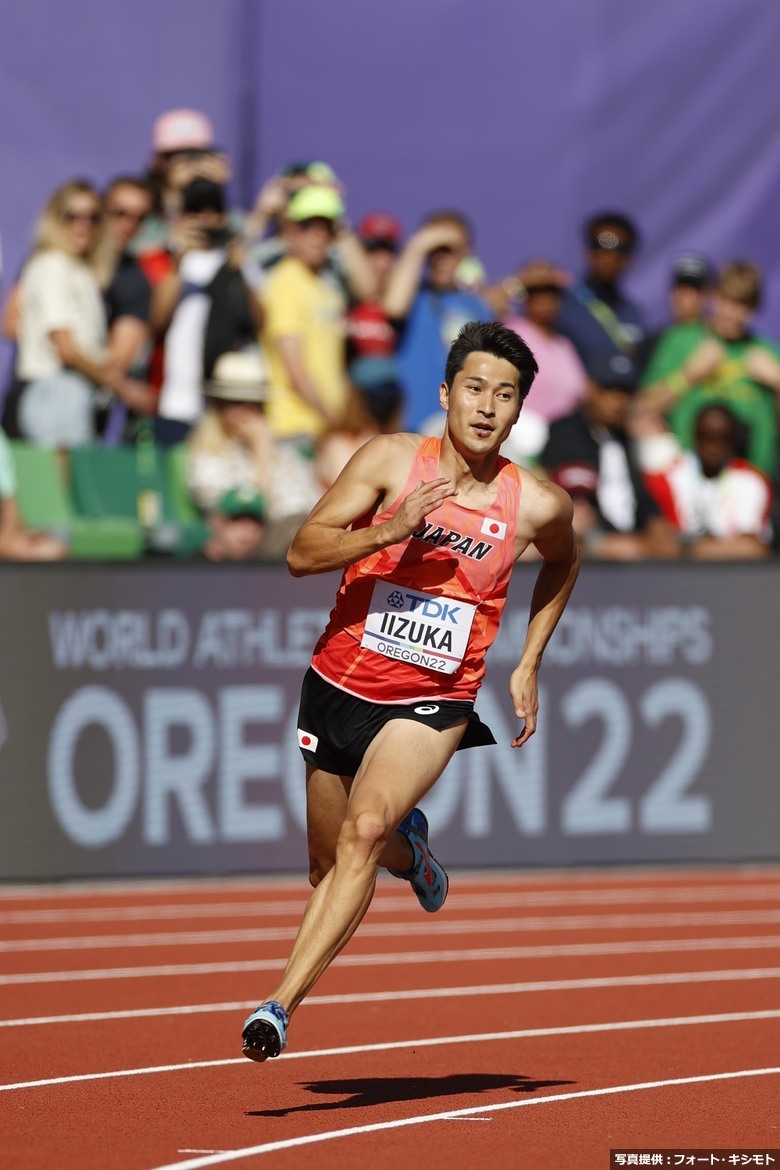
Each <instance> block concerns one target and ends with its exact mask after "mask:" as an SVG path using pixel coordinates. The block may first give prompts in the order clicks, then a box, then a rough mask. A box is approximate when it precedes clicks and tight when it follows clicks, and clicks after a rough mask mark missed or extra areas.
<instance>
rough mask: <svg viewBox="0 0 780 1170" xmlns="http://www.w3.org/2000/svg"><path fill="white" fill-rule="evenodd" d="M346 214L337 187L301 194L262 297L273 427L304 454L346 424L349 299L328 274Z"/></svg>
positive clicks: (313, 187)
mask: <svg viewBox="0 0 780 1170" xmlns="http://www.w3.org/2000/svg"><path fill="white" fill-rule="evenodd" d="M343 215H344V204H343V202H342V199H341V196H340V195H339V193H338V191H336V190H335V188H333V187H326V186H320V185H315V184H310V185H309V186H307V187H302V188H301V189H300V190H299V191H297V192H296V193H295V195H293V197H292V198H291V200H290V202H289V204H288V205H287V210H286V214H285V223H284V236H285V241H286V243H287V249H288V251H287V255H286V256H285V257H284V259H283V260H280V261H279V263H278V264H277V265H276V267H275V268H274V269H273V271H272V273H271V276H270V277H269V280H268V283H267V284H266V286H265V288H264V289H263V292H262V303H263V310H264V320H265V325H264V330H263V346H264V348H265V351H266V354H267V355H268V361H269V365H270V375H271V383H272V385H273V386H274V397H273V400H272V401H271V402H270V403H269V410H268V414H269V418H270V420H271V426H272V428H273V431H274V434H275V435H276V436H277V438H279V439H283V440H288V441H290V442H292V443H294V444H295V445H296V446H298V447H299V448H303V449H305V448H307V447H308V448H309V449H311V448H312V447H313V444H314V441H315V439H316V438H317V436H318V435H320V434H322V433H323V432H324V431H325V430H326V429H327V427H328V426H330V425H332V424H333V423H335V422H336V421H337V420H338V419H339V417H340V415H341V414H342V412H343V410H344V407H345V404H346V399H347V380H346V369H345V352H344V335H345V314H346V308H347V305H346V297H345V295H344V293H343V291H342V290H341V289H340V288H338V287H336V286H335V285H334V284H333V282H332V281H330V280H328V279H327V278H326V277H325V275H324V271H323V270H324V269H325V266H326V264H327V260H328V253H329V251H330V248H331V246H332V244H333V242H334V240H335V238H336V233H337V231H338V227H339V222H340V220H341V218H342V216H343Z"/></svg>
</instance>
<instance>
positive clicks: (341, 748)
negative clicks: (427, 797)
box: [298, 667, 496, 776]
mask: <svg viewBox="0 0 780 1170" xmlns="http://www.w3.org/2000/svg"><path fill="white" fill-rule="evenodd" d="M464 715H465V716H466V718H467V719H468V724H467V725H466V730H465V732H464V733H463V738H462V739H461V741H460V743H459V745H458V751H460V750H461V749H462V748H469V747H480V746H481V745H482V744H488V743H495V742H496V741H495V739H494V738H493V733H492V732H491V730H490V728H489V727H488V726H487V725H486V724H484V723H483V722H482V720H481V719H480V717H479V715H477V713H476V711H475V710H474V704H473V703H466V702H463V701H460V700H454V699H437V700H433V699H432V700H430V701H428V700H421V701H420V702H418V703H371V702H369V700H368V699H359V698H357V697H356V696H355V695H349V694H347V692H346V691H342V690H339V688H338V687H334V686H332V685H331V684H330V683H329V682H326V681H325V679H324V678H322V677H321V675H319V674H317V672H316V670H312V669H311V667H310V668H309V669H308V670H307V672H306V674H305V676H304V679H303V687H302V689H301V706H300V710H299V712H298V746H299V747H300V749H301V754H302V756H303V758H304V760H305V761H306V763H307V764H313V765H314V767H315V768H322V769H323V771H325V772H333V773H334V774H335V775H337V776H354V775H355V773H356V772H357V770H358V768H359V767H360V761H361V760H362V759H363V756H364V754H365V752H366V749H367V748H368V745H369V744H370V743H371V741H372V740H373V739H374V737H375V736H376V734H377V732H378V731H379V730H380V729H381V728H382V727H384V725H385V723H389V721H390V720H391V719H412V720H413V721H414V722H415V723H424V724H425V725H426V726H427V727H433V728H435V729H436V730H437V731H444V729H445V728H447V727H452V725H453V723H457V722H458V720H460V719H462V718H463V717H464Z"/></svg>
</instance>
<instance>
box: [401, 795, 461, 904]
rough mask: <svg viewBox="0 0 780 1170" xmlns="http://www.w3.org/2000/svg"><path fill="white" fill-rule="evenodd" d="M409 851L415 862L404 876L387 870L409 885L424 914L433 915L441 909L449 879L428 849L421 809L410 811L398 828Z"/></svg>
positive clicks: (425, 820) (426, 832)
mask: <svg viewBox="0 0 780 1170" xmlns="http://www.w3.org/2000/svg"><path fill="white" fill-rule="evenodd" d="M398 832H399V833H401V834H402V835H403V836H404V837H406V839H407V841H408V842H409V844H410V845H411V847H412V852H413V854H414V861H413V862H412V865H411V867H410V868H409V869H408V870H406V872H405V873H399V872H397V871H396V870H392V869H391V870H390V873H391V874H392V875H393V877H397V878H403V879H404V880H405V881H407V882H409V884H410V885H411V887H412V889H413V890H414V892H415V894H416V895H417V901H418V902H419V903H420V905H421V906H422V908H423V910H427V911H428V913H429V914H435V913H436V911H437V910H441V908H442V906H443V905H444V899H445V898H446V897H447V890H448V888H449V878H448V877H447V872H446V870H445V869H444V866H443V865H440V864H439V862H438V861H437V860H436V858H435V857H434V856H433V855H432V853H431V851H430V849H429V847H428V820H427V817H426V816H425V813H424V812H423V811H422V809H419V808H413V809H412V811H411V812H410V813H409V814H408V815H407V816H405V817H404V819H403V820H402V821H401V823H400V825H399V826H398Z"/></svg>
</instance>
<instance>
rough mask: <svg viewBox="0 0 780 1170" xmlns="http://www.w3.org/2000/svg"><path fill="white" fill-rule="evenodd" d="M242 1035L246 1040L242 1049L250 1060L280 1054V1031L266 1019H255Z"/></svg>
mask: <svg viewBox="0 0 780 1170" xmlns="http://www.w3.org/2000/svg"><path fill="white" fill-rule="evenodd" d="M241 1035H242V1037H243V1040H244V1044H243V1046H242V1048H241V1051H242V1052H243V1054H244V1056H246V1057H247V1059H248V1060H257V1061H262V1060H268V1059H269V1057H272V1056H279V1054H280V1052H281V1051H282V1044H281V1040H280V1039H279V1033H278V1032H277V1031H276V1028H274V1026H273V1025H272V1024H269V1023H267V1022H266V1021H265V1020H253V1021H252V1023H251V1024H247V1026H246V1027H245V1028H244V1031H243V1032H242V1033H241Z"/></svg>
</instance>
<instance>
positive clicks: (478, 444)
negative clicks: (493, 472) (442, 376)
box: [439, 353, 521, 455]
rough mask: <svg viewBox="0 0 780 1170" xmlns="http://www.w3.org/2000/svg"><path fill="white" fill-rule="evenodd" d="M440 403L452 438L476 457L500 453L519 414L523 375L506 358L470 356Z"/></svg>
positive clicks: (444, 388) (444, 386) (441, 394)
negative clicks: (444, 411)
mask: <svg viewBox="0 0 780 1170" xmlns="http://www.w3.org/2000/svg"><path fill="white" fill-rule="evenodd" d="M439 401H440V402H441V405H442V407H443V408H444V409H445V410H446V411H447V427H448V429H449V432H450V436H451V437H452V438H453V440H455V441H456V442H459V443H462V444H463V447H464V448H465V450H467V451H469V452H470V453H472V454H474V455H486V454H488V453H489V452H491V451H494V450H497V448H499V447H500V446H501V444H502V443H503V442H504V440H505V439H506V438H507V436H508V435H509V432H510V431H511V429H512V427H513V426H514V425H515V423H516V422H517V418H518V415H519V414H520V405H521V402H520V373H519V371H518V370H517V369H515V367H514V366H513V365H512V363H511V362H508V361H506V359H505V358H500V357H495V355H494V354H492V353H470V354H469V355H468V357H467V358H466V361H465V363H464V366H463V369H462V370H460V371H459V372H458V373H457V374H456V375H455V378H454V380H453V383H452V388H451V389H449V388H448V387H447V384H446V383H442V385H441V388H440V390H439Z"/></svg>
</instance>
